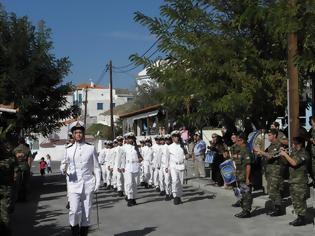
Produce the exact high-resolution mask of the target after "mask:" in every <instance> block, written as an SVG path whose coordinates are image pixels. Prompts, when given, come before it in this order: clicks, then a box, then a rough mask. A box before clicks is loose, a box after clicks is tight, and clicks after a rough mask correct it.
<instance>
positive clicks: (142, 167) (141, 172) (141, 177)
mask: <svg viewBox="0 0 315 236" xmlns="http://www.w3.org/2000/svg"><path fill="white" fill-rule="evenodd" d="M140 182H145V174H144V166H143V164H141V166H140Z"/></svg>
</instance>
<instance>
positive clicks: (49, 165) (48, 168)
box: [46, 154, 52, 174]
mask: <svg viewBox="0 0 315 236" xmlns="http://www.w3.org/2000/svg"><path fill="white" fill-rule="evenodd" d="M46 157H47V161H46V162H47V174H49V173H52V170H51V160H50V155H49V154H47V155H46Z"/></svg>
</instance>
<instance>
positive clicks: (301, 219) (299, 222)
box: [292, 216, 306, 226]
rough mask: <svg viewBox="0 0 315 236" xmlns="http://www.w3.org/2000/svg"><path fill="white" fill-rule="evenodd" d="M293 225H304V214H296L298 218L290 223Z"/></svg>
mask: <svg viewBox="0 0 315 236" xmlns="http://www.w3.org/2000/svg"><path fill="white" fill-rule="evenodd" d="M292 225H293V226H302V225H306V220H305V217H304V216H298V218H297V219H296V220H295V221H294V222H293V223H292Z"/></svg>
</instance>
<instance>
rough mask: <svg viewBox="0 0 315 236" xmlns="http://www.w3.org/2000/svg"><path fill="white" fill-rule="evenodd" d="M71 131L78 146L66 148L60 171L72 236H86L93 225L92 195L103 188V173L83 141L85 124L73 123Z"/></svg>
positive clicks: (92, 152) (91, 151) (94, 152)
mask: <svg viewBox="0 0 315 236" xmlns="http://www.w3.org/2000/svg"><path fill="white" fill-rule="evenodd" d="M70 130H71V132H72V134H73V138H74V141H75V142H74V143H73V144H72V145H69V146H68V147H67V150H66V152H65V156H64V159H63V161H62V162H61V166H60V170H61V172H62V173H63V174H66V175H67V187H68V195H69V202H70V211H69V222H70V225H71V230H72V235H73V236H78V235H80V236H85V235H87V234H88V227H89V226H90V225H91V209H92V199H93V192H96V191H97V190H98V189H99V187H100V184H101V169H100V166H99V163H98V158H97V153H96V149H95V147H94V146H93V145H91V144H88V143H86V142H85V141H84V131H85V127H84V124H83V122H81V121H76V122H74V123H72V124H71V125H70Z"/></svg>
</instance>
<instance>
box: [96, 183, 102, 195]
mask: <svg viewBox="0 0 315 236" xmlns="http://www.w3.org/2000/svg"><path fill="white" fill-rule="evenodd" d="M100 186H101V185H100V183H99V182H97V183H95V188H94V193H97V192H98V190H99V188H100Z"/></svg>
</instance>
